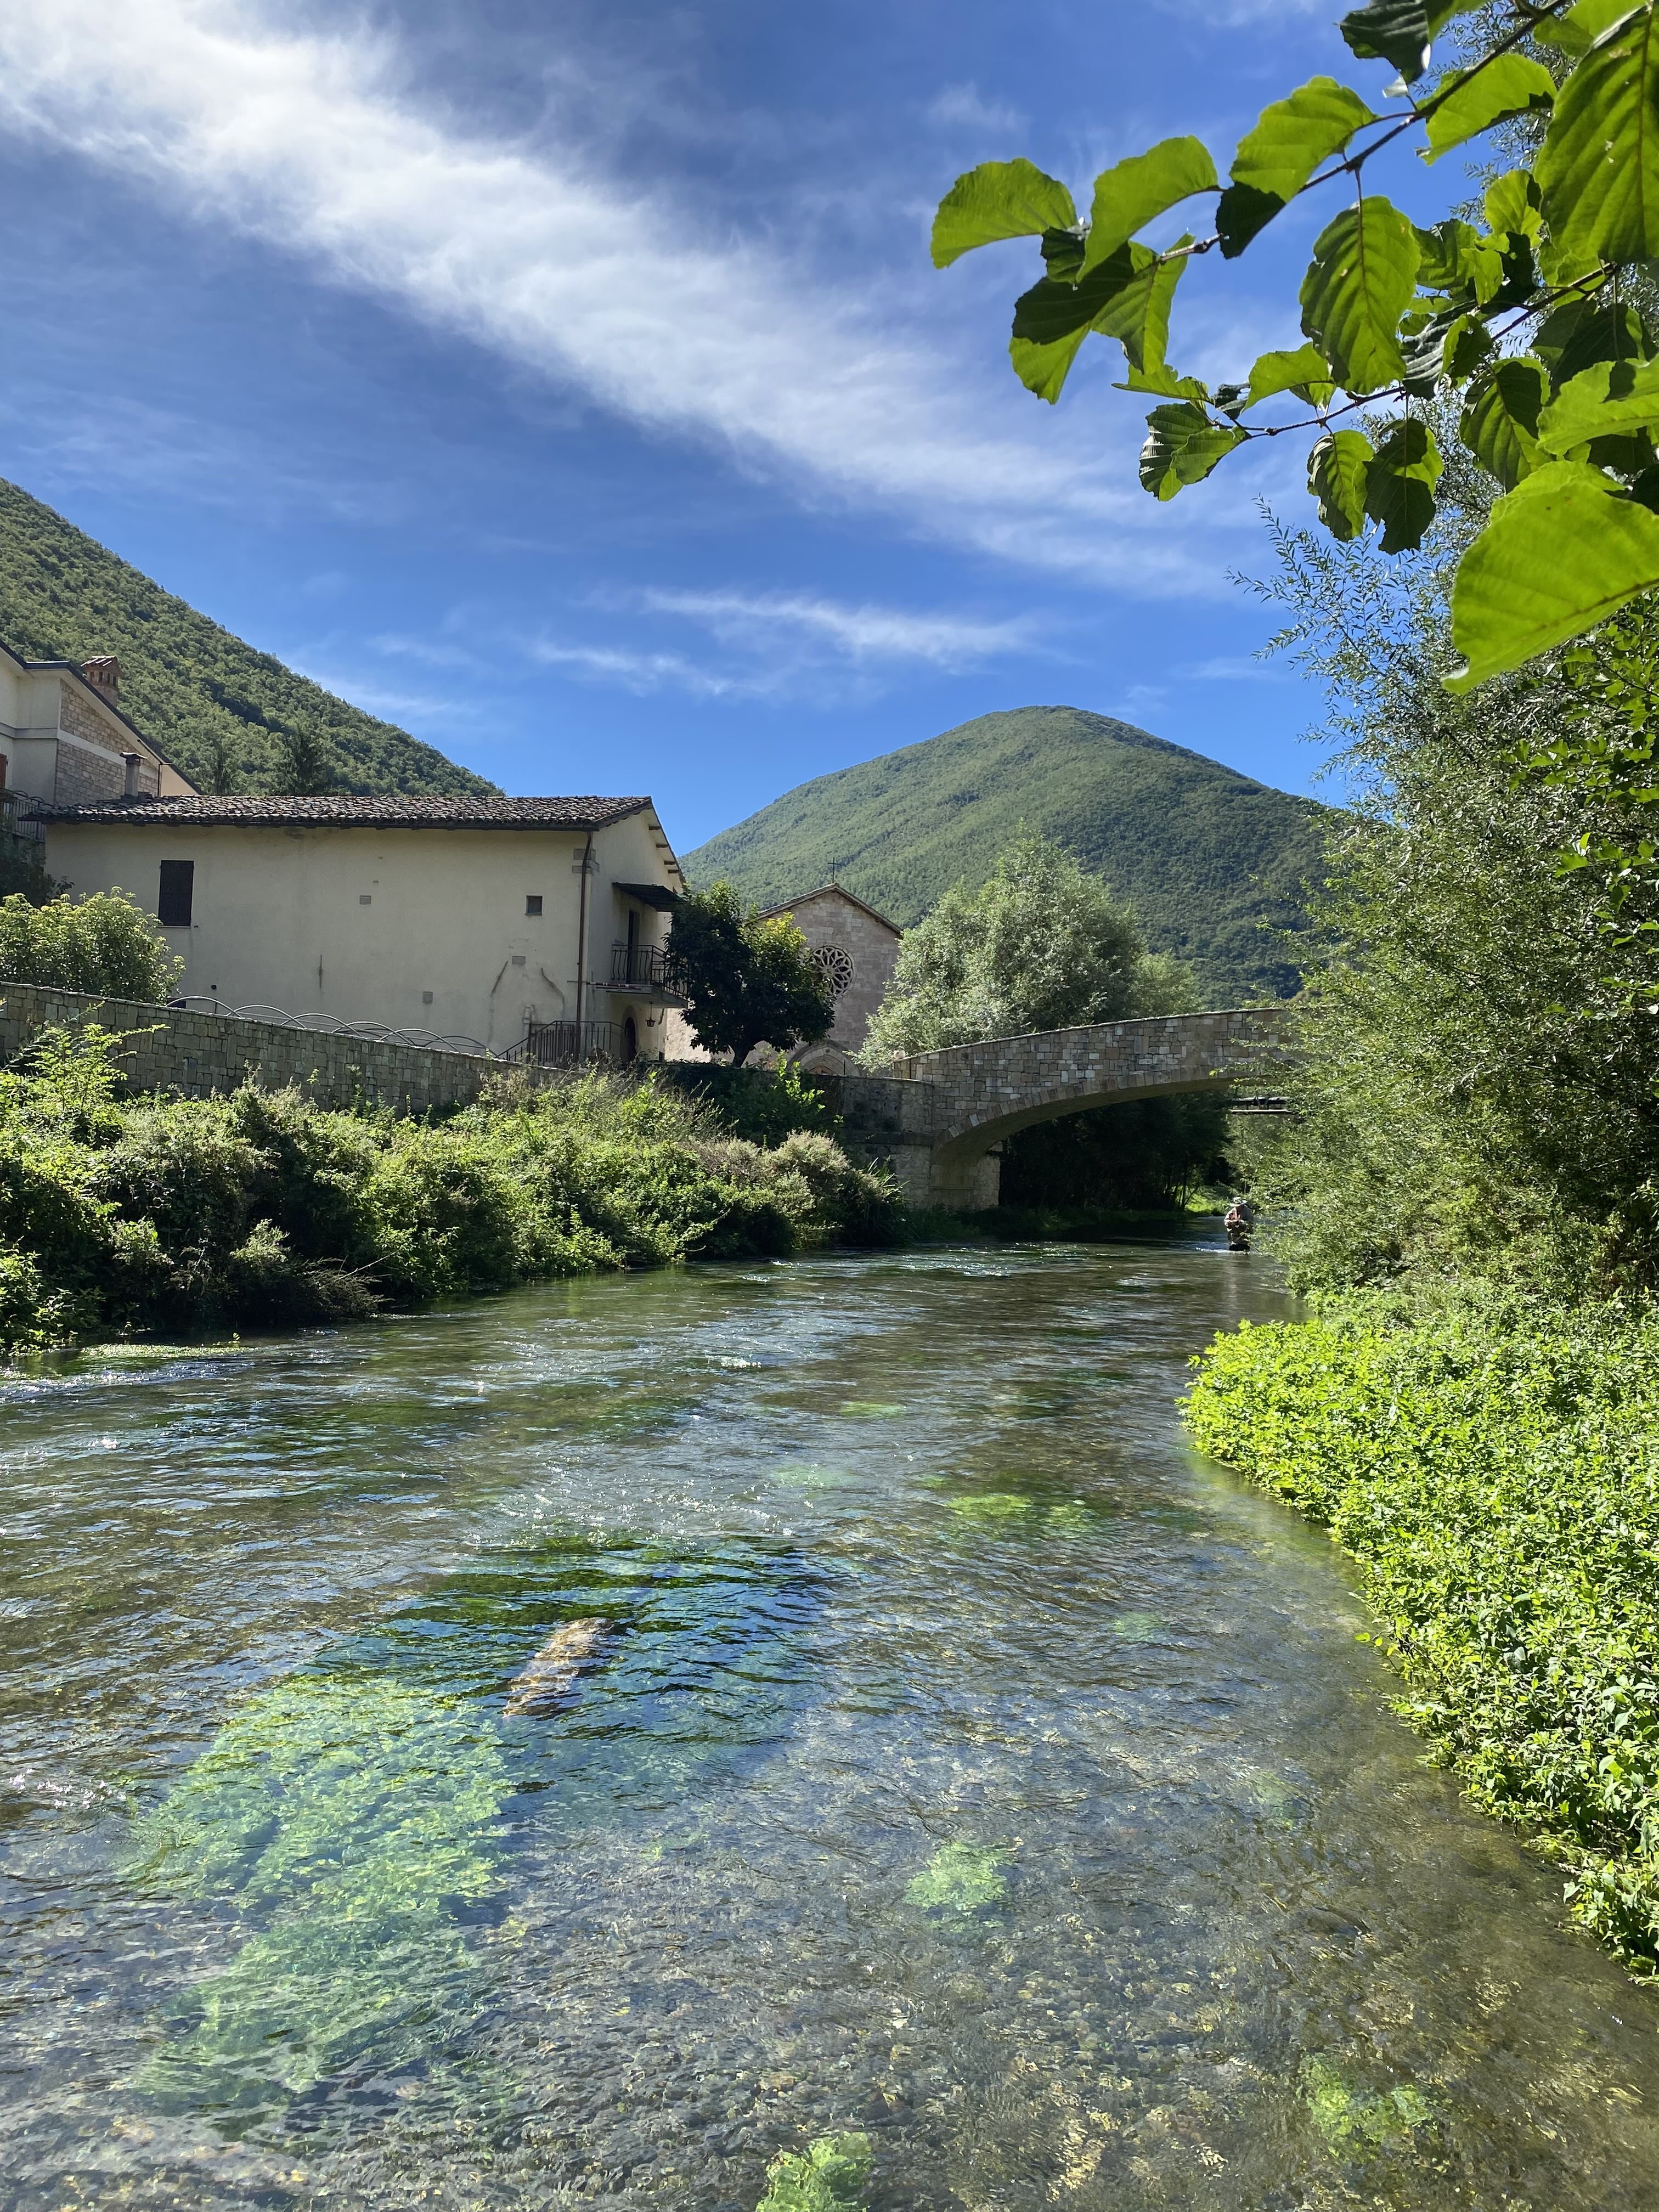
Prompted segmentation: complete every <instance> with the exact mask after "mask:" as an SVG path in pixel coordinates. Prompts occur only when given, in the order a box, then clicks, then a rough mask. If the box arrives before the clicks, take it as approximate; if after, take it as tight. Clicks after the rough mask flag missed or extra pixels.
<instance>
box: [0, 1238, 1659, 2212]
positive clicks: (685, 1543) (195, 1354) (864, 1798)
mask: <svg viewBox="0 0 1659 2212" xmlns="http://www.w3.org/2000/svg"><path fill="white" fill-rule="evenodd" d="M1275 1310H1276V1304H1275V1300H1274V1297H1273V1293H1272V1292H1271V1291H1269V1290H1267V1288H1265V1287H1264V1286H1263V1285H1262V1283H1261V1279H1260V1277H1259V1276H1258V1275H1255V1274H1254V1273H1252V1263H1250V1262H1248V1261H1245V1262H1241V1261H1237V1260H1231V1259H1230V1258H1229V1257H1228V1256H1227V1255H1224V1254H1220V1253H1218V1252H1215V1251H1212V1250H1207V1249H1200V1248H1198V1247H1195V1246H1187V1247H1178V1248H1170V1249H1156V1248H1140V1249H1133V1248H1115V1249H1095V1250H1091V1251H1089V1252H1072V1251H1061V1250H1055V1249H1046V1250H1031V1251H1016V1252H1012V1253H1008V1252H1000V1253H997V1254H994V1255H987V1254H981V1253H977V1252H966V1251H964V1252H931V1253H927V1254H922V1255H904V1256H900V1257H894V1258H859V1259H823V1260H819V1261H809V1262H805V1263H794V1264H792V1265H788V1266H780V1267H762V1268H750V1269H744V1268H723V1269H701V1270H695V1271H690V1272H686V1273H678V1274H667V1275H656V1276H648V1277H635V1278H632V1279H624V1280H617V1281H607V1282H599V1283H582V1284H577V1285H559V1286H556V1287H553V1288H548V1289H541V1290H535V1291H526V1292H524V1293H522V1294H520V1295H517V1296H514V1297H509V1298H504V1299H500V1300H496V1301H494V1302H489V1303H485V1304H477V1305H475V1306H471V1307H468V1308H466V1309H465V1310H459V1311H456V1312H453V1313H447V1314H441V1315H437V1316H429V1317H425V1318H421V1319H416V1320H412V1321H411V1320H398V1321H389V1322H385V1323H383V1324H380V1325H377V1326H373V1327H368V1328H359V1329H355V1330H350V1331H346V1332H343V1333H341V1334H334V1335H331V1334H311V1335H304V1336H299V1337H292V1338H285V1339H283V1340H264V1341H259V1342H253V1343H248V1344H245V1345H240V1346H239V1345H232V1346H204V1347H179V1348H173V1349H168V1348H166V1347H161V1348H157V1347H149V1348H144V1349H132V1350H126V1351H122V1352H116V1353H100V1352H94V1353H92V1354H89V1355H88V1356H87V1357H85V1358H82V1359H81V1360H79V1361H76V1362H72V1363H70V1364H67V1365H66V1366H64V1367H63V1368H62V1369H59V1370H54V1371H52V1372H49V1373H45V1374H41V1375H39V1376H13V1377H12V1378H11V1379H9V1381H6V1382H4V1383H0V1465H3V1485H4V1486H3V1579H0V1668H3V1674H0V2174H3V2177H4V2178H3V2180H0V2203H6V2204H9V2205H15V2206H18V2207H27V2208H30V2212H34V2208H42V2212H45V2208H52V2212H65V2208H69V2207H72V2206H103V2205H109V2206H115V2205H122V2206H132V2207H149V2206H151V2205H161V2204H168V2205H184V2206H202V2207H217V2206H221V2205H225V2206H232V2205H236V2206H240V2205H252V2204H258V2205H260V2206H270V2207H276V2208H280V2207H286V2206H295V2207H299V2206H311V2205H313V2204H314V2205H317V2206H319V2207H320V2206H322V2205H325V2204H326V2205H328V2206H330V2207H338V2208H356V2207H360V2206H361V2207H365V2208H367V2207H370V2206H373V2207H376V2208H391V2207H401V2206H404V2205H411V2206H412V2205H416V2204H425V2205H451V2204H453V2205H455V2206H458V2207H459V2206H462V2205H465V2206H478V2207H495V2206H498V2205H499V2206H519V2205H524V2206H538V2207H539V2206H544V2205H545V2206H559V2205H564V2204H568V2203H584V2204H600V2205H603V2204H606V2203H611V2204H617V2205H646V2204H653V2205H663V2206H673V2207H686V2208H692V2212H716V2208H732V2212H751V2209H752V2208H753V2207H754V2206H755V2204H756V2203H757V2199H758V2198H759V2197H760V2196H761V2194H762V2193H763V2190H764V2187H765V2178H764V2177H765V2169H766V2166H767V2163H768V2160H769V2159H770V2158H771V2157H772V2156H773V2155H774V2154H775V2153H776V2152H777V2151H778V2150H780V2149H781V2148H799V2147H800V2146H801V2145H803V2144H804V2143H805V2142H810V2141H811V2139H812V2138H814V2137H815V2136H820V2135H823V2134H824V2133H825V2132H827V2131H829V2130H832V2129H837V2128H856V2129H861V2130H864V2131H865V2132H866V2133H867V2134H868V2136H870V2138H871V2141H872V2144H873V2146H874V2150H875V2166H874V2171H873V2175H872V2180H871V2184H870V2191H869V2199H868V2201H869V2205H870V2207H871V2212H882V2208H901V2207H902V2208H911V2209H912V2212H948V2208H951V2207H957V2206H960V2207H970V2208H971V2207H1003V2206H1008V2207H1028V2206H1029V2207H1036V2206H1048V2205H1054V2204H1060V2205H1070V2206H1076V2207H1077V2208H1079V2212H1091V2208H1103V2207H1108V2206H1110V2207H1119V2206H1130V2205H1141V2204H1158V2203H1163V2204H1169V2205H1176V2206H1193V2207H1203V2208H1214V2212H1238V2209H1239V2208H1255V2207H1261V2208H1273V2212H1277V2209H1278V2208H1285V2212H1292V2208H1302V2207H1309V2208H1311V2207H1323V2206H1348V2205H1354V2206H1362V2205H1363V2206H1367V2207H1374V2206H1386V2207H1407V2208H1419V2207H1421V2208H1441V2207H1453V2206H1480V2207H1493V2208H1498V2207H1505V2206H1519V2205H1526V2206H1538V2207H1549V2208H1560V2212H1567V2208H1577V2207H1584V2208H1591V2207H1594V2208H1598V2212H1618V2209H1619V2208H1626V2207H1637V2206H1659V2126H1656V2119H1659V2043H1656V2035H1655V2030H1656V2027H1659V2004H1656V2002H1655V2000H1654V1999H1653V1997H1652V1996H1649V1995H1647V1994H1644V1992H1642V1991H1640V1990H1637V1989H1635V1988H1633V1987H1632V1986H1631V1985H1630V1984H1628V1983H1626V1981H1625V1980H1624V1979H1623V1978H1622V1977H1621V1976H1620V1974H1619V1972H1617V1971H1616V1970H1615V1969H1614V1968H1613V1966H1611V1965H1610V1964H1609V1963H1608V1962H1607V1961H1606V1960H1604V1959H1602V1958H1601V1956H1600V1955H1599V1954H1597V1953H1596V1952H1595V1951H1594V1950H1593V1949H1591V1948H1589V1945H1588V1944H1587V1943H1586V1942H1583V1940H1582V1939H1580V1938H1578V1937H1577V1936H1574V1935H1572V1934H1571V1933H1570V1932H1567V1931H1566V1930H1565V1929H1564V1928H1563V1925H1562V1919H1561V1912H1560V1907H1559V1884H1558V1882H1557V1881H1556V1880H1555V1879H1554V1878H1553V1876H1552V1875H1550V1874H1549V1872H1548V1871H1547V1869H1544V1868H1542V1867H1541V1866H1540V1865H1539V1864H1538V1863H1535V1862H1534V1861H1533V1860H1532V1859H1530V1858H1529V1857H1528V1855H1527V1854H1526V1853H1525V1852H1524V1851H1523V1850H1522V1848H1521V1847H1520V1845H1519V1844H1517V1842H1516V1840H1515V1839H1514V1838H1512V1837H1510V1835H1508V1834H1507V1833H1505V1832H1504V1831H1502V1830H1500V1829H1498V1828H1497V1827H1495V1826H1492V1825H1491V1824H1489V1823H1487V1822H1485V1821H1482V1820H1479V1819H1477V1818H1476V1817H1475V1816H1474V1814H1472V1813H1470V1812H1468V1810H1467V1809H1466V1808H1464V1807H1462V1805H1461V1804H1460V1802H1459V1801H1458V1798H1457V1796H1456V1792H1455V1789H1454V1787H1453V1786H1452V1785H1451V1784H1449V1782H1448V1781H1447V1779H1446V1778H1445V1777H1443V1776H1442V1775H1439V1774H1437V1773H1433V1772H1431V1771H1427V1770H1426V1769H1425V1768H1424V1767H1423V1766H1422V1765H1420V1764H1419V1747H1418V1745H1417V1744H1416V1742H1415V1741H1413V1738H1412V1737H1411V1736H1410V1735H1407V1732H1406V1731H1405V1730H1404V1729H1403V1728H1402V1727H1401V1725H1400V1724H1399V1723H1397V1722H1396V1721H1395V1719H1394V1718H1393V1717H1391V1715H1390V1714H1389V1711H1388V1706H1387V1699H1388V1696H1389V1680H1388V1678H1387V1676H1386V1674H1384V1672H1383V1669H1382V1668H1381V1666H1380V1664H1379V1662H1377V1661H1376V1658H1375V1656H1373V1655H1372V1654H1371V1652H1370V1650H1368V1649H1367V1648H1366V1647H1365V1646H1364V1645H1362V1644H1358V1642H1357V1641H1356V1640H1355V1639H1356V1632H1358V1631H1359V1630H1361V1629H1363V1627H1364V1621H1363V1620H1362V1618H1361V1616H1360V1613H1359V1611H1358V1607H1356V1605H1355V1603H1354V1601H1353V1599H1352V1595H1351V1594H1350V1591H1349V1589H1348V1587H1347V1585H1346V1583H1345V1581H1344V1579H1343V1577H1342V1572H1341V1569H1340V1563H1339V1562H1338V1561H1337V1559H1335V1558H1334V1555H1333V1554H1332V1553H1331V1551H1330V1549H1329V1547H1328V1546H1327V1545H1326V1544H1325V1543H1324V1542H1323V1541H1322V1539H1320V1538H1319V1537H1317V1536H1316V1535H1315V1534H1311V1533H1310V1532H1309V1531H1308V1530H1306V1529H1304V1528H1303V1527H1302V1526H1300V1525H1299V1524H1298V1523H1297V1522H1295V1521H1294V1520H1293V1519H1292V1518H1291V1516H1288V1515H1287V1514H1285V1512H1283V1511H1281V1510H1279V1508H1277V1507H1276V1506H1275V1505H1273V1504H1271V1503H1269V1502H1267V1501H1266V1500H1264V1499H1262V1498H1258V1497H1255V1496H1254V1495H1252V1494H1250V1493H1249V1492H1245V1491H1243V1489H1242V1488H1240V1486H1237V1484H1236V1483H1235V1482H1233V1481H1232V1480H1231V1479H1230V1478H1228V1477H1227V1476H1226V1475H1225V1474H1223V1473H1221V1472H1220V1471H1218V1470H1217V1469H1215V1468H1211V1467H1208V1466H1206V1464H1205V1463H1204V1462H1200V1461H1199V1460H1198V1459H1196V1458H1195V1457H1194V1455H1193V1454H1192V1453H1191V1452H1190V1451H1188V1449H1186V1447H1185V1446H1184V1444H1183V1443H1182V1437H1181V1435H1180V1432H1179V1430H1178V1428H1177V1425H1176V1420H1175V1417H1174V1413H1173V1411H1172V1401H1173V1398H1174V1396H1175V1395H1176V1391H1177V1390H1178V1389H1179V1388H1180V1385H1181V1380H1182V1364H1183V1362H1184V1360H1185V1359H1186V1358H1187V1356H1188V1354H1189V1353H1190V1352H1193V1351H1194V1349H1196V1348H1197V1347H1198V1346H1200V1345H1201V1344H1202V1343H1203V1342H1204V1341H1205V1340H1206V1338H1207V1337H1208V1336H1209V1334H1211V1333H1212V1331H1213V1330H1214V1329H1215V1328H1218V1327H1222V1326H1226V1325H1228V1324H1230V1323H1231V1322H1234V1321H1236V1320H1237V1319H1239V1318H1240V1317H1242V1316H1255V1317H1256V1318H1266V1317H1268V1316H1271V1315H1272V1314H1273V1312H1274V1311H1275ZM594 1614H597V1615H599V1616H602V1617H603V1618H604V1619H605V1620H608V1621H610V1622H611V1623H612V1624H614V1635H613V1638H612V1640H611V1642H610V1643H609V1644H607V1645H606V1647H605V1650H604V1652H603V1654H602V1657H601V1663H600V1664H599V1666H598V1667H597V1668H596V1669H595V1670H594V1671H593V1672H592V1674H589V1675H588V1676H587V1677H586V1680H585V1681H584V1683H583V1686H582V1688H581V1691H580V1694H579V1696H578V1697H577V1698H576V1699H575V1700H574V1702H573V1703H572V1704H571V1705H569V1706H568V1708H567V1709H566V1710H564V1711H561V1712H558V1713H556V1714H552V1715H543V1716H539V1717H538V1716H534V1715H531V1716H518V1717H508V1716H507V1715H505V1714H504V1712H503V1705H504V1702H505V1692H506V1686H507V1683H508V1682H509V1680H511V1678H512V1677H513V1674H515V1673H516V1672H517V1671H518V1670H519V1669H520V1668H521V1667H522V1666H523V1665H524V1664H525V1662H526V1660H527V1659H528V1658H529V1657H530V1656H531V1654H532V1652H533V1651H534V1650H536V1648H537V1646H538V1644H540V1643H541V1642H542V1641H543V1639H544V1638H545V1637H546V1636H547V1635H548V1633H549V1632H550V1631H551V1630H552V1629H553V1628H555V1627H556V1626H558V1625H559V1623H560V1622H562V1621H564V1620H570V1619H573V1618H576V1617H578V1616H583V1615H594Z"/></svg>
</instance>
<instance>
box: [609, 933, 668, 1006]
mask: <svg viewBox="0 0 1659 2212" xmlns="http://www.w3.org/2000/svg"><path fill="white" fill-rule="evenodd" d="M611 989H612V990H613V991H661V992H664V993H665V994H667V995H668V996H670V997H671V998H680V997H682V996H683V995H684V994H683V993H682V991H681V988H680V976H679V969H678V967H677V966H676V965H675V963H673V962H672V961H671V959H670V958H669V957H668V954H667V953H666V952H665V951H664V950H663V948H662V947H661V946H660V945H612V946H611Z"/></svg>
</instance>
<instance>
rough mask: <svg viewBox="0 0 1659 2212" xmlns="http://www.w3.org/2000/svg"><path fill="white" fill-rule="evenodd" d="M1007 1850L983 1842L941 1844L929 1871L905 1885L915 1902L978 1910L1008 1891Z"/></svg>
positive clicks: (944, 1908)
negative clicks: (1005, 1867) (1004, 1869)
mask: <svg viewBox="0 0 1659 2212" xmlns="http://www.w3.org/2000/svg"><path fill="white" fill-rule="evenodd" d="M1007 1858H1008V1854H1007V1852H1006V1850H1001V1849H1000V1848H999V1847H996V1846H994V1845H986V1844H962V1843H957V1844H940V1846H939V1849H938V1850H936V1851H935V1852H934V1853H933V1857H932V1858H931V1859H930V1860H929V1861H928V1863H927V1870H926V1872H925V1873H922V1874H919V1875H916V1876H915V1880H914V1881H910V1882H908V1883H907V1884H906V1885H905V1891H904V1894H905V1895H906V1897H908V1899H909V1900H910V1902H911V1904H912V1905H921V1906H922V1907H923V1908H924V1909H925V1910H929V1911H944V1912H977V1911H979V1910H980V1909H981V1906H983V1905H1000V1904H1001V1902H1002V1900H1003V1899H1004V1898H1005V1897H1006V1896H1007V1894H1008V1877H1007V1875H1006V1874H1005V1873H1004V1872H1003V1868H1004V1866H1005V1865H1006V1863H1007Z"/></svg>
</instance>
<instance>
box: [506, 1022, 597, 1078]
mask: <svg viewBox="0 0 1659 2212" xmlns="http://www.w3.org/2000/svg"><path fill="white" fill-rule="evenodd" d="M621 1057H622V1046H621V1036H620V1032H619V1031H618V1030H617V1024H615V1023H614V1022H528V1023H526V1025H525V1033H524V1042H523V1044H522V1045H520V1046H518V1047H517V1048H515V1049H514V1051H513V1059H515V1060H528V1061H529V1062H530V1064H531V1066H532V1067H580V1066H581V1065H582V1064H583V1062H584V1061H586V1060H601V1061H605V1062H607V1063H609V1064H612V1065H614V1064H615V1062H616V1061H617V1060H620V1058H621Z"/></svg>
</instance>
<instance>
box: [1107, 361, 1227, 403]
mask: <svg viewBox="0 0 1659 2212" xmlns="http://www.w3.org/2000/svg"><path fill="white" fill-rule="evenodd" d="M1113 389H1114V390H1115V391H1117V392H1157V393H1158V394H1159V396H1160V397H1161V398H1165V399H1207V398H1209V396H1210V387H1209V386H1208V385H1207V384H1206V383H1204V382H1203V381H1202V380H1201V379H1200V378H1199V377H1196V376H1178V375H1177V374H1176V372H1175V370H1174V369H1172V368H1167V367H1164V366H1162V365H1160V366H1159V367H1158V368H1131V369H1129V370H1128V371H1127V374H1125V376H1124V379H1123V381H1122V382H1121V384H1118V385H1115V386H1113Z"/></svg>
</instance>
